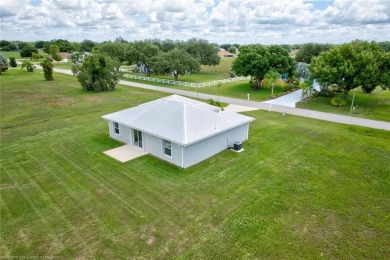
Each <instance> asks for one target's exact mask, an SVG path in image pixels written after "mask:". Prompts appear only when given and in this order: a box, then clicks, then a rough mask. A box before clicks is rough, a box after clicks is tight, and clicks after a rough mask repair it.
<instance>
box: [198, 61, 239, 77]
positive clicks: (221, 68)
mask: <svg viewBox="0 0 390 260" xmlns="http://www.w3.org/2000/svg"><path fill="white" fill-rule="evenodd" d="M234 60H235V59H234V58H222V59H221V62H220V63H219V64H218V65H217V66H207V65H202V66H201V70H202V71H204V72H212V73H224V74H227V75H229V72H230V71H231V70H232V64H233V61H234Z"/></svg>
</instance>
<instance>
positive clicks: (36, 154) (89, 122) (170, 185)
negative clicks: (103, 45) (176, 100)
mask: <svg viewBox="0 0 390 260" xmlns="http://www.w3.org/2000/svg"><path fill="white" fill-rule="evenodd" d="M54 78H55V80H54V81H52V82H47V81H44V80H43V76H42V74H40V73H39V72H38V71H35V72H33V73H28V72H25V71H21V70H10V71H7V72H6V73H4V74H3V75H2V76H0V80H1V102H0V108H1V148H0V152H1V153H0V154H1V157H0V165H1V171H0V173H1V183H0V195H1V196H0V217H1V218H0V220H1V229H0V239H1V240H0V256H2V257H3V256H59V257H61V258H65V259H71V258H104V259H120V258H147V259H151V258H152V259H155V258H159V259H163V258H179V259H189V258H195V259H248V258H276V259H279V258H309V259H310V258H311V259H312V258H321V257H325V258H360V259H388V258H389V257H390V246H389V241H390V226H389V225H388V223H389V216H390V209H389V206H388V205H390V176H389V174H388V173H389V171H390V165H389V161H390V142H389V139H390V137H389V134H388V132H387V131H380V130H373V129H368V128H362V127H356V126H347V125H340V124H333V123H329V122H324V121H317V120H312V119H306V118H300V117H294V116H286V117H281V116H280V114H279V113H268V112H263V111H255V112H251V113H247V114H248V115H250V116H252V117H255V118H256V121H254V122H253V123H252V124H251V128H250V133H249V135H250V137H249V141H247V142H245V143H244V148H245V151H244V152H242V153H239V154H237V153H233V152H230V151H225V152H222V153H221V154H219V155H217V156H214V157H212V158H210V159H208V160H206V161H204V162H202V163H200V164H198V165H196V166H194V167H190V168H189V169H185V170H181V169H179V168H177V167H175V166H172V165H169V164H167V163H165V162H163V161H160V160H158V159H156V158H154V157H152V156H144V157H141V158H138V159H136V160H134V161H131V162H127V163H123V164H122V163H119V162H117V161H115V160H113V159H111V158H108V157H107V156H105V155H104V154H103V153H102V152H103V151H105V150H108V149H111V148H114V147H117V146H119V145H121V144H119V143H117V142H115V141H113V140H111V139H109V137H108V126H107V123H106V122H105V121H104V120H103V119H101V118H100V117H101V115H104V114H107V113H111V112H114V111H118V110H121V109H124V108H128V107H131V106H134V105H137V104H140V103H143V102H146V101H150V100H153V99H156V98H160V97H162V96H164V95H165V94H163V93H159V92H149V91H146V90H142V89H132V88H129V87H122V86H118V87H117V89H116V90H115V91H113V92H106V93H86V92H83V91H81V87H80V86H79V84H78V83H77V81H76V80H75V78H74V77H71V76H66V75H61V74H57V73H55V75H54Z"/></svg>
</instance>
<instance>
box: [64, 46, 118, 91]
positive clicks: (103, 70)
mask: <svg viewBox="0 0 390 260" xmlns="http://www.w3.org/2000/svg"><path fill="white" fill-rule="evenodd" d="M72 72H73V74H75V75H76V76H77V79H78V81H79V82H80V83H81V86H82V87H83V89H84V90H85V91H96V92H99V91H106V90H114V89H115V85H116V83H118V81H119V73H118V72H117V70H116V69H115V67H114V64H113V61H112V59H111V58H110V57H108V56H107V55H103V54H99V53H95V54H92V55H89V56H88V57H87V58H85V59H84V62H83V64H82V65H81V66H78V65H73V67H72Z"/></svg>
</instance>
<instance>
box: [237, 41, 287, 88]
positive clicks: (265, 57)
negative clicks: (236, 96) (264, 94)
mask: <svg viewBox="0 0 390 260" xmlns="http://www.w3.org/2000/svg"><path fill="white" fill-rule="evenodd" d="M294 68H295V62H294V60H293V59H292V58H291V57H290V56H289V55H288V52H287V50H286V49H284V48H282V47H281V46H276V45H273V46H270V47H265V46H262V45H246V46H241V47H240V54H239V55H238V57H237V58H236V59H235V60H234V62H233V65H232V69H233V71H234V72H235V73H236V74H237V75H243V76H251V77H252V78H253V80H254V84H253V85H252V86H254V87H256V88H260V87H261V81H262V80H263V79H264V76H265V74H267V73H268V72H269V71H271V70H272V71H275V72H277V73H279V74H284V73H288V74H289V75H292V74H293V72H294Z"/></svg>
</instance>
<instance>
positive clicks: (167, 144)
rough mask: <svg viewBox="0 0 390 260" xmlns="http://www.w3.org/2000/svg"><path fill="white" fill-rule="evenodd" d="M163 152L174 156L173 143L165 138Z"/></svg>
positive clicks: (168, 155)
mask: <svg viewBox="0 0 390 260" xmlns="http://www.w3.org/2000/svg"><path fill="white" fill-rule="evenodd" d="M163 153H164V155H165V156H167V157H172V143H171V142H169V141H167V140H163Z"/></svg>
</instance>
